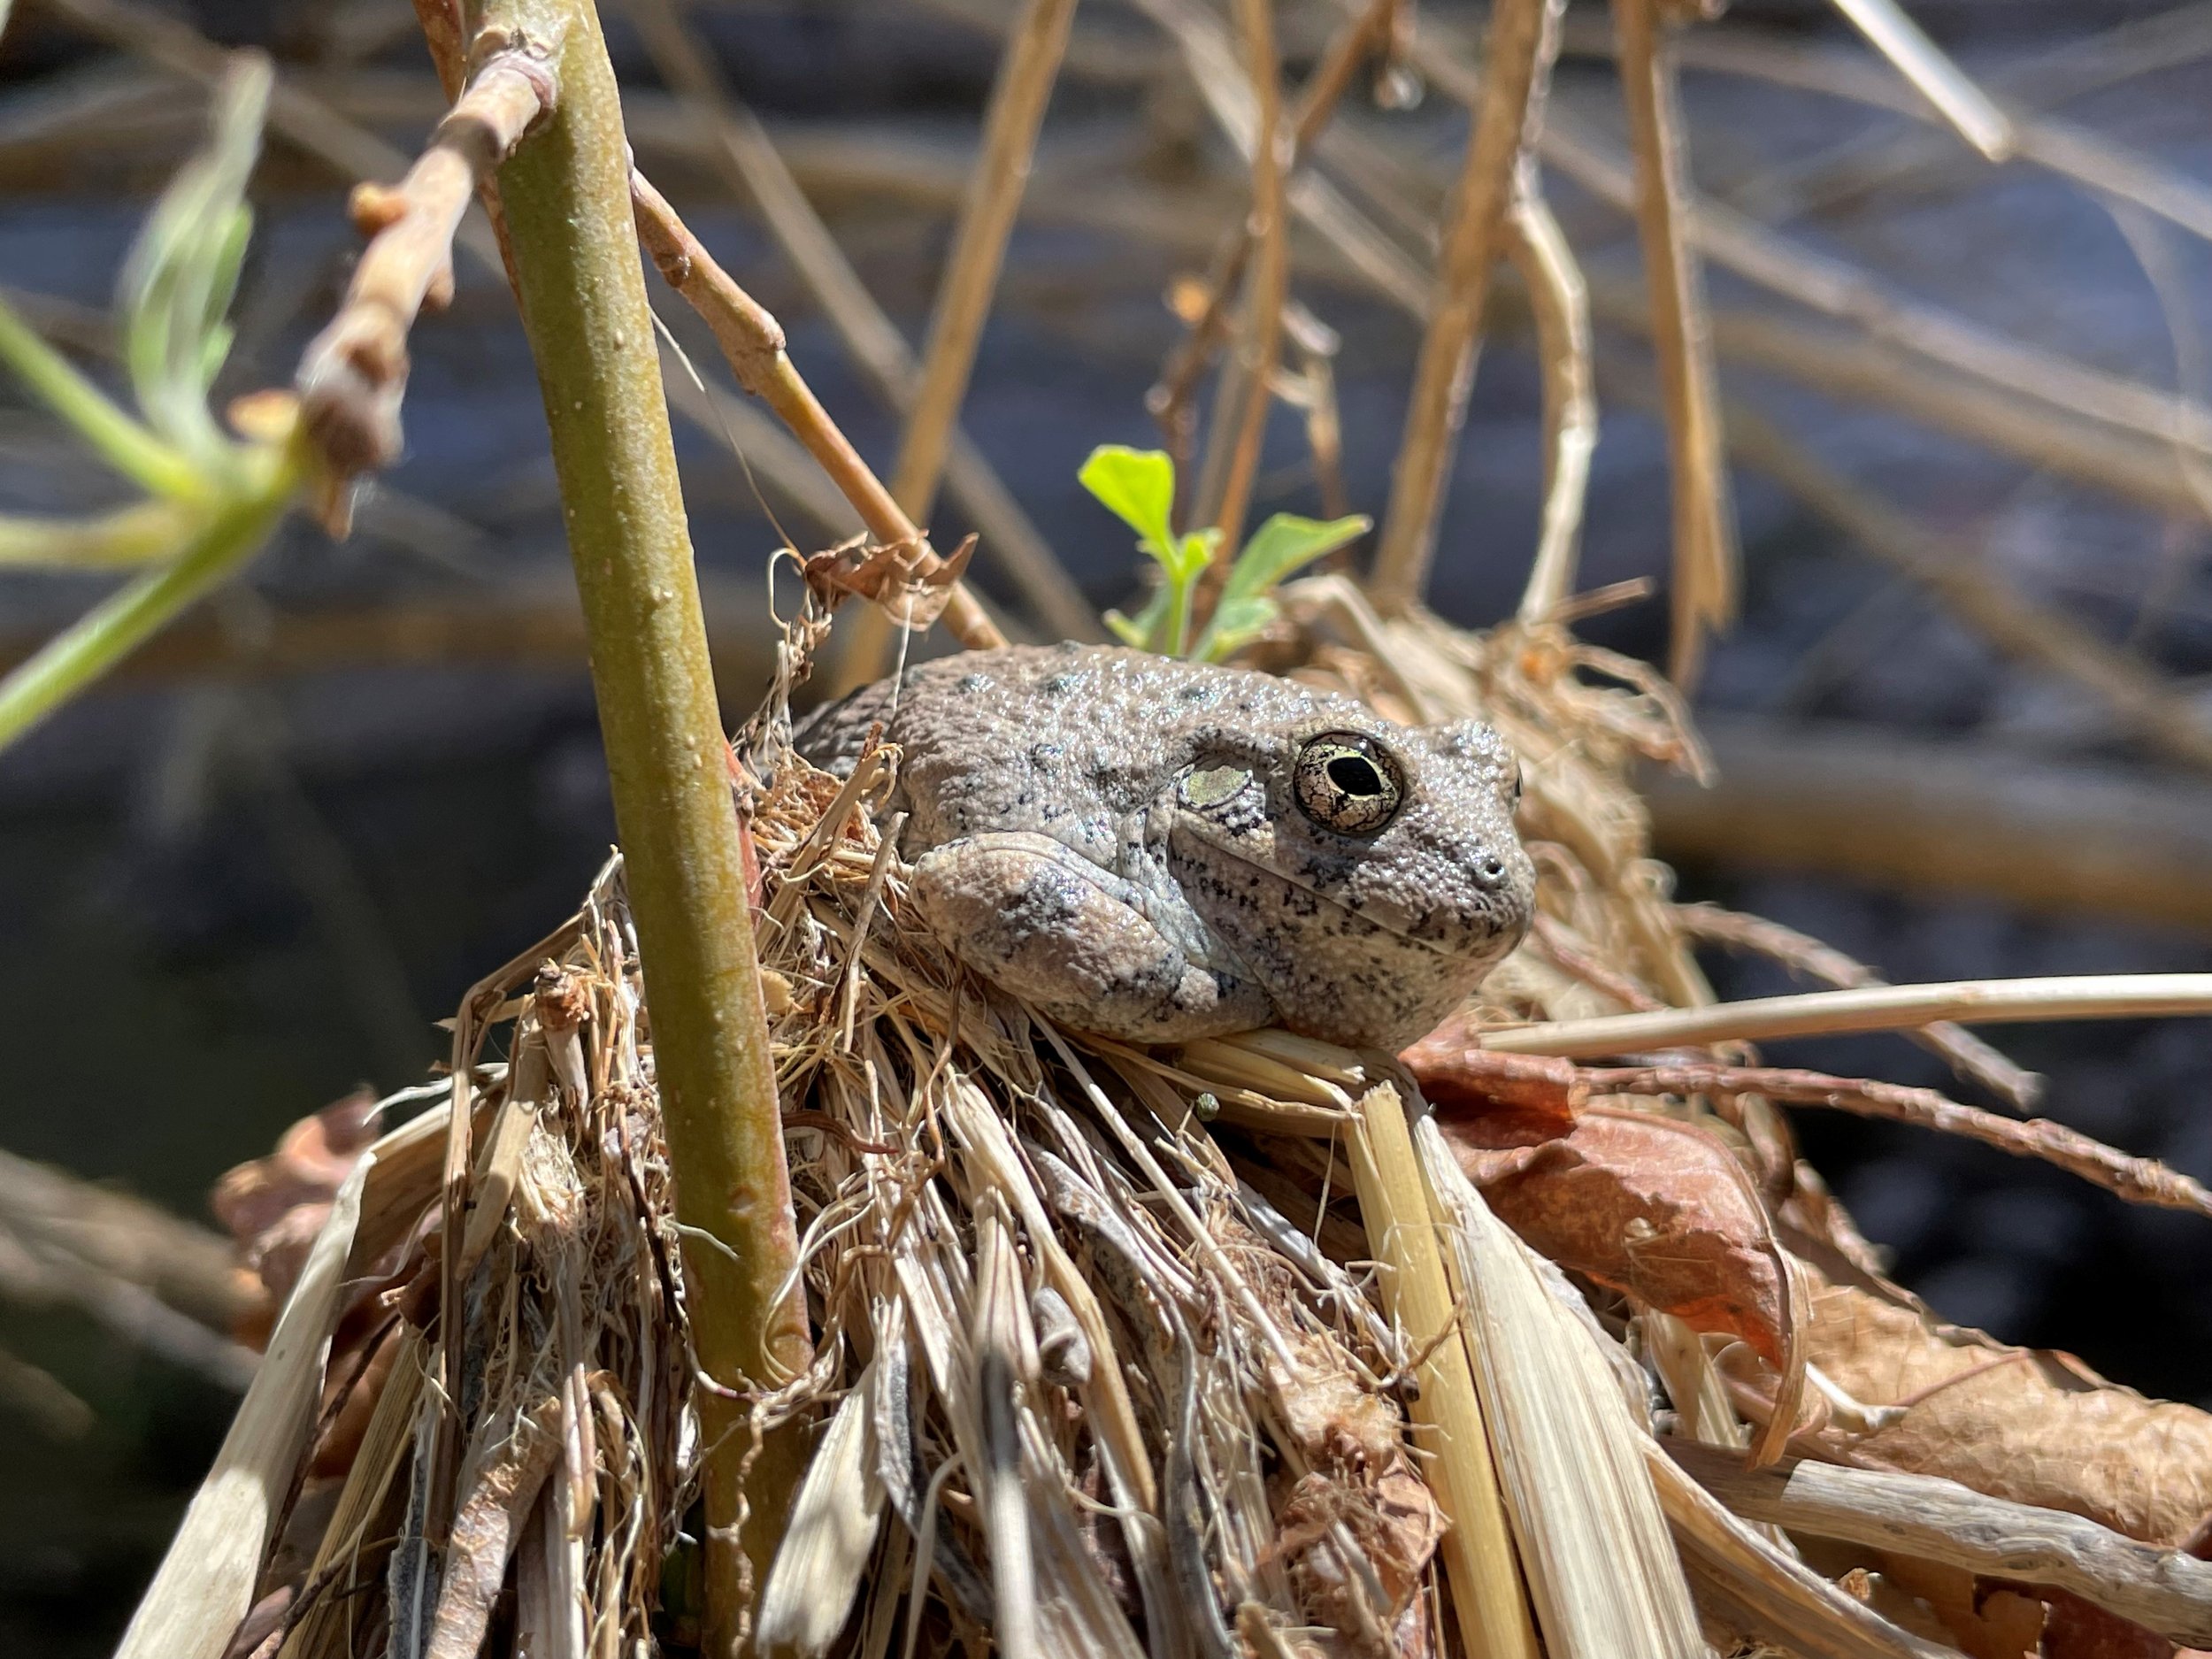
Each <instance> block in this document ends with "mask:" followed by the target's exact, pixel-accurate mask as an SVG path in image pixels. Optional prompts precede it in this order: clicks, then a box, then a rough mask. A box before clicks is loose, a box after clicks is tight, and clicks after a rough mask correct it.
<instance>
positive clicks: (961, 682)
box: [952, 674, 991, 697]
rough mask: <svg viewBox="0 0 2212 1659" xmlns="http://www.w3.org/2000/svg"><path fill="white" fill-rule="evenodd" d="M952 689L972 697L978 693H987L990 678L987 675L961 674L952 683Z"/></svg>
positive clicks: (989, 686)
mask: <svg viewBox="0 0 2212 1659" xmlns="http://www.w3.org/2000/svg"><path fill="white" fill-rule="evenodd" d="M952 688H953V689H954V690H955V691H957V692H960V693H962V694H964V695H967V696H971V697H972V696H973V695H975V694H976V693H977V692H979V691H988V690H989V689H990V688H991V677H990V675H988V674H963V675H961V676H960V678H959V679H957V680H954V681H953V682H952Z"/></svg>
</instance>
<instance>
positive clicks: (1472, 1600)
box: [1347, 1084, 1538, 1659]
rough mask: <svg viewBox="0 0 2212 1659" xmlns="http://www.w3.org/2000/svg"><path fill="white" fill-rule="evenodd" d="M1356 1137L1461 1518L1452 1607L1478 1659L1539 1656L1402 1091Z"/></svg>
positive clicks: (1370, 1221) (1382, 1249)
mask: <svg viewBox="0 0 2212 1659" xmlns="http://www.w3.org/2000/svg"><path fill="white" fill-rule="evenodd" d="M1359 1116H1360V1125H1361V1127H1360V1131H1359V1133H1356V1134H1354V1135H1352V1136H1350V1137H1348V1141H1347V1145H1348V1149H1349V1151H1350V1153H1351V1164H1352V1177H1353V1179H1354V1181H1355V1182H1356V1185H1357V1187H1358V1191H1359V1201H1360V1214H1361V1217H1362V1218H1363V1220H1364V1221H1365V1223H1366V1226H1367V1233H1368V1240H1369V1246H1370V1248H1371V1249H1372V1250H1373V1252H1374V1256H1375V1259H1376V1260H1377V1261H1378V1262H1379V1263H1382V1266H1383V1279H1382V1291H1383V1302H1384V1305H1385V1307H1386V1308H1387V1309H1388V1310H1389V1312H1390V1316H1391V1317H1392V1318H1393V1319H1394V1321H1395V1322H1396V1323H1397V1324H1398V1325H1400V1326H1401V1327H1402V1329H1403V1330H1404V1331H1405V1333H1406V1334H1407V1339H1408V1340H1409V1343H1410V1344H1411V1346H1412V1348H1413V1350H1414V1352H1415V1354H1416V1355H1417V1356H1419V1357H1417V1360H1416V1362H1415V1367H1414V1369H1415V1371H1416V1373H1417V1375H1418V1376H1419V1378H1420V1382H1421V1393H1420V1395H1419V1397H1418V1398H1417V1400H1416V1401H1415V1402H1414V1408H1413V1417H1414V1421H1415V1423H1416V1424H1417V1425H1420V1426H1421V1427H1424V1428H1426V1429H1427V1430H1428V1431H1429V1432H1430V1433H1431V1434H1432V1436H1433V1437H1434V1440H1433V1443H1432V1448H1431V1449H1432V1451H1433V1453H1434V1455H1435V1465H1434V1467H1435V1474H1434V1476H1433V1479H1434V1481H1435V1484H1436V1487H1437V1495H1438V1497H1439V1499H1440V1501H1441V1502H1442V1503H1443V1505H1444V1512H1445V1514H1446V1516H1447V1517H1449V1519H1450V1521H1451V1523H1452V1530H1451V1532H1450V1533H1449V1534H1448V1535H1447V1537H1446V1539H1445V1560H1446V1562H1447V1563H1448V1565H1449V1569H1450V1579H1451V1586H1452V1611H1453V1613H1454V1615H1455V1617H1456V1618H1457V1620H1458V1624H1459V1632H1460V1637H1461V1640H1463V1641H1464V1642H1465V1643H1466V1645H1467V1652H1468V1654H1469V1655H1470V1659H1535V1655H1536V1653H1537V1651H1538V1649H1537V1646H1536V1632H1535V1628H1534V1626H1533V1625H1532V1623H1531V1622H1530V1618H1529V1606H1528V1598H1527V1596H1526V1594H1525V1593H1524V1592H1523V1590H1522V1587H1521V1576H1520V1569H1519V1566H1518V1563H1517V1558H1516V1556H1515V1554H1514V1548H1513V1540H1512V1535H1511V1533H1510V1532H1509V1530H1508V1528H1507V1525H1506V1517H1505V1509H1504V1506H1503V1503H1502V1498H1501V1494H1500V1493H1499V1490H1498V1473H1497V1467H1496V1465H1495V1463H1494V1462H1493V1461H1492V1454H1491V1446H1490V1431H1489V1429H1488V1428H1487V1427H1486V1424H1485V1421H1484V1417H1483V1409H1482V1402H1481V1400H1480V1398H1479V1396H1478V1394H1477V1393H1476V1389H1475V1377H1474V1370H1473V1365H1472V1362H1471V1359H1470V1357H1469V1355H1468V1348H1467V1339H1466V1333H1465V1332H1464V1331H1463V1329H1462V1327H1461V1325H1460V1323H1459V1320H1460V1314H1459V1310H1458V1306H1457V1303H1456V1302H1455V1300H1454V1298H1453V1295H1452V1290H1451V1285H1450V1281H1449V1279H1448V1276H1447V1273H1446V1271H1445V1265H1444V1257H1443V1256H1442V1255H1441V1253H1440V1251H1439V1249H1438V1247H1437V1237H1436V1234H1437V1226H1436V1221H1437V1219H1438V1218H1437V1217H1435V1216H1433V1215H1432V1209H1431V1200H1430V1195H1429V1189H1428V1185H1427V1182H1426V1181H1425V1179H1424V1177H1423V1175H1422V1171H1421V1164H1420V1161H1419V1159H1418V1158H1417V1156H1416V1155H1415V1152H1414V1147H1413V1137H1412V1134H1411V1133H1410V1132H1409V1130H1408V1128H1407V1126H1406V1107H1405V1103H1404V1102H1403V1101H1402V1099H1401V1097H1400V1095H1399V1094H1398V1091H1397V1090H1396V1089H1395V1088H1394V1087H1391V1086H1390V1085H1388V1084H1381V1085H1379V1086H1377V1087H1374V1088H1371V1089H1370V1090H1368V1091H1367V1093H1366V1094H1363V1095H1362V1096H1361V1097H1360V1102H1359Z"/></svg>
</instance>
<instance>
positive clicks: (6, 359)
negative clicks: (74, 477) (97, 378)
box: [0, 300, 208, 501]
mask: <svg viewBox="0 0 2212 1659" xmlns="http://www.w3.org/2000/svg"><path fill="white" fill-rule="evenodd" d="M0 363H5V364H6V365H7V366H8V367H9V368H10V369H11V370H12V371H13V372H14V373H15V376H16V378H17V379H18V380H21V381H22V382H23V384H24V385H25V386H26V387H27V388H29V389H30V391H31V392H32V393H33V394H34V395H35V396H36V397H37V398H38V399H39V401H40V402H41V403H44V404H45V405H46V406H47V407H48V408H49V409H50V410H52V411H54V412H55V413H56V414H57V415H59V416H60V417H61V418H62V419H64V420H65V421H67V422H68V423H69V425H70V426H72V427H73V429H74V430H75V431H76V433H77V434H78V435H79V436H81V438H83V439H84V441H85V442H87V443H88V444H90V445H91V446H92V447H93V448H94V449H96V450H97V451H99V454H100V458H101V459H102V460H104V461H105V462H106V463H107V464H108V465H110V466H111V467H113V468H114V469H115V470H116V471H117V472H120V473H121V474H122V475H123V476H124V477H126V478H127V479H129V480H131V481H132V482H133V483H134V484H137V485H140V486H142V488H145V489H147V490H149V491H150V492H151V493H152V494H154V495H166V496H169V497H171V498H172V499H173V500H180V501H189V500H194V499H197V498H201V497H204V496H205V495H207V493H208V490H207V485H206V483H205V481H204V480H203V479H202V478H201V476H200V473H199V472H198V471H197V469H196V468H195V467H194V466H193V465H192V463H191V462H190V461H189V460H188V459H186V458H185V457H183V456H181V455H180V454H179V453H178V452H177V451H176V450H175V449H173V448H172V447H171V446H170V445H168V444H166V443H164V442H162V441H161V440H160V439H159V438H157V437H156V436H155V435H154V434H152V433H150V432H149V431H147V430H146V428H145V427H144V426H141V425H140V424H139V423H138V422H137V421H135V420H134V419H131V417H130V416H128V415H127V414H125V413H124V412H123V411H121V410H120V409H119V408H117V407H116V405H115V404H114V403H112V402H111V400H110V399H109V397H108V395H107V394H106V393H105V392H103V391H102V390H101V389H100V388H98V387H96V386H95V385H94V384H93V383H92V382H91V381H90V380H88V379H87V378H86V377H85V376H84V375H83V374H82V373H80V372H79V371H78V369H77V367H76V365H74V364H73V363H71V362H70V361H69V360H68V359H67V358H66V357H63V356H62V355H61V353H60V352H58V351H57V350H55V349H53V347H51V346H50V345H48V344H47V343H46V342H45V341H44V340H42V339H41V338H40V337H39V334H38V332H37V330H35V329H34V328H33V327H32V326H30V325H29V324H28V323H26V322H25V321H24V320H23V319H22V318H20V317H19V316H18V315H16V312H15V309H14V307H12V306H11V305H10V304H8V303H7V302H6V301H5V300H0Z"/></svg>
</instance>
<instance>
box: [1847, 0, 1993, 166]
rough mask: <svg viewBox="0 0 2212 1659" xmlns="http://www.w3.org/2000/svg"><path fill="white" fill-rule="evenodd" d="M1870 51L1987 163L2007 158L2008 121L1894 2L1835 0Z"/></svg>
mask: <svg viewBox="0 0 2212 1659" xmlns="http://www.w3.org/2000/svg"><path fill="white" fill-rule="evenodd" d="M1835 4H1836V10H1837V11H1839V12H1842V13H1843V14H1844V16H1846V17H1847V18H1849V19H1851V21H1852V22H1853V24H1855V26H1856V27H1857V28H1858V30H1859V33H1861V34H1862V35H1865V36H1866V38H1867V39H1868V40H1869V41H1870V42H1873V44H1874V50H1877V51H1878V52H1880V53H1881V54H1882V56H1883V57H1885V58H1888V59H1889V60H1890V62H1891V63H1893V64H1894V65H1897V69H1898V73H1901V74H1902V75H1903V76H1904V77H1905V79H1906V80H1908V81H1911V82H1912V84H1913V85H1914V86H1915V87H1916V88H1918V90H1919V92H1920V94H1921V96H1923V97H1924V98H1926V99H1927V100H1928V102H1929V103H1930V104H1933V105H1935V107H1936V108H1937V109H1938V110H1939V111H1941V112H1942V115H1943V119H1945V120H1947V121H1948V122H1950V124H1951V125H1952V127H1954V128H1955V129H1956V130H1957V132H1958V135H1959V136H1960V137H1961V138H1963V139H1964V140H1965V141H1966V142H1968V143H1970V144H1971V145H1973V146H1974V148H1975V149H1977V150H1980V151H1981V152H1982V155H1983V157H1984V158H1985V159H1986V160H1989V161H2005V160H2008V159H2010V157H2011V156H2012V153H2013V150H2014V149H2015V148H2016V142H2017V141H2016V134H2014V132H2013V127H2012V122H2011V121H2010V120H2008V119H2007V118H2006V116H2005V112H2004V111H2002V110H2001V109H1999V108H1998V107H1997V106H1996V105H1995V104H1993V103H1991V102H1990V100H1989V95H1988V94H1986V93H1985V92H1984V91H1983V90H1982V89H1981V88H1979V87H1978V86H1976V85H1975V84H1974V83H1973V82H1972V81H1970V80H1968V79H1967V78H1966V76H1965V75H1963V74H1962V73H1960V71H1959V67H1958V65H1956V64H1954V63H1953V62H1952V61H1951V60H1950V59H1949V58H1946V57H1945V56H1944V55H1943V54H1942V53H1941V52H1940V51H1939V50H1936V45H1935V42H1932V41H1931V40H1930V39H1929V38H1928V37H1927V36H1926V35H1924V34H1922V33H1921V32H1920V26H1919V25H1918V24H1916V23H1915V22H1914V21H1913V20H1912V19H1911V18H1910V17H1909V16H1907V15H1906V12H1905V9H1904V8H1903V7H1902V6H1901V5H1899V4H1897V0H1835Z"/></svg>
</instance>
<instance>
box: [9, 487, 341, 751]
mask: <svg viewBox="0 0 2212 1659" xmlns="http://www.w3.org/2000/svg"><path fill="white" fill-rule="evenodd" d="M272 458H273V470H272V472H270V474H269V476H268V477H267V478H266V479H265V480H263V484H262V487H261V488H258V489H256V490H253V491H252V492H250V493H249V494H245V495H239V496H237V497H236V498H234V499H233V500H232V501H230V502H228V503H225V504H224V505H223V506H222V507H221V508H219V510H217V511H216V512H215V514H214V516H213V517H212V518H210V519H209V520H208V522H207V523H206V524H205V525H204V526H203V527H202V528H201V529H200V530H199V531H198V532H197V533H196V534H194V535H193V537H192V539H191V540H190V541H188V542H187V543H186V544H185V546H184V549H183V550H182V551H181V552H180V553H179V554H178V555H177V557H175V558H173V559H172V560H170V561H169V563H167V564H166V565H162V566H161V567H160V568H159V569H158V570H153V571H149V572H146V574H144V575H142V576H141V577H138V578H137V579H136V580H133V581H130V582H127V583H126V584H125V585H124V586H123V587H121V588H118V589H117V590H116V591H115V592H114V593H112V594H111V595H108V597H107V598H105V599H104V600H103V601H101V602H100V603H98V604H96V605H95V606H94V607H93V608H92V609H91V610H90V611H87V612H86V613H85V614H84V615H83V616H82V617H81V618H78V619H77V620H76V621H75V622H74V623H73V624H72V625H71V626H68V627H67V628H65V629H64V630H63V631H62V632H61V633H59V634H56V635H55V636H54V637H53V638H52V639H51V640H50V641H47V642H46V644H45V645H44V646H43V647H42V648H41V649H39V651H38V652H37V653H36V654H35V655H34V656H33V657H31V658H30V659H29V660H28V661H27V662H26V663H24V664H22V666H20V667H19V668H18V669H17V670H16V671H15V672H13V673H12V674H10V675H9V676H8V677H7V678H6V679H5V680H0V749H5V748H6V747H7V746H8V745H9V744H11V743H12V742H14V741H15V740H16V739H17V738H19V737H20V736H22V735H23V733H25V732H27V731H28V730H30V728H31V727H32V726H35V725H37V724H38V723H39V722H40V721H41V720H42V719H44V718H46V717H47V716H48V715H50V714H51V713H52V712H53V711H54V710H56V709H58V708H59V707H60V706H61V705H62V704H63V703H66V702H68V701H69V699H70V698H72V697H73V696H75V695H77V693H78V692H80V691H81V690H83V689H84V687H87V686H88V685H90V684H91V683H92V682H93V681H94V680H97V679H99V678H100V676H101V675H103V674H104V673H106V672H107V671H108V670H109V669H111V668H112V667H113V666H114V665H115V664H117V663H118V662H119V661H121V660H122V659H123V658H124V657H127V656H128V655H129V654H130V653H131V652H132V651H134V650H135V649H137V648H138V647H139V646H140V645H142V644H143V643H144V642H145V641H146V640H147V639H148V638H149V637H150V636H151V635H152V634H155V633H156V632H157V631H158V630H159V629H160V628H161V627H162V626H163V625H164V624H165V623H167V622H168V621H169V620H170V618H173V617H174V616H176V615H177V614H178V613H179V612H180V611H183V610H184V609H185V608H186V607H187V606H188V605H190V604H191V603H193V602H194V601H195V600H197V599H198V598H200V597H201V596H202V595H204V594H206V593H207V592H208V591H209V590H210V589H211V588H216V587H219V585H220V584H221V583H222V582H223V581H224V580H227V578H228V577H229V576H230V575H231V574H232V572H234V571H236V570H237V569H238V568H239V567H240V566H241V565H244V564H245V563H246V561H247V560H249V559H250V558H251V557H253V556H254V555H255V554H256V553H257V552H259V551H260V550H261V547H262V544H263V543H264V542H265V541H268V539H269V537H270V536H271V535H272V534H274V533H275V530H276V527H277V521H278V520H279V519H280V518H283V517H284V513H285V510H286V509H287V508H288V507H289V506H290V505H291V504H292V498H293V496H294V495H295V494H296V491H297V489H298V486H299V480H300V468H299V464H298V462H297V461H296V459H295V458H294V457H293V456H292V455H291V454H290V453H289V452H288V451H287V452H286V453H284V454H282V455H280V456H277V457H272Z"/></svg>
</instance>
